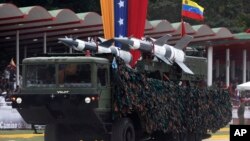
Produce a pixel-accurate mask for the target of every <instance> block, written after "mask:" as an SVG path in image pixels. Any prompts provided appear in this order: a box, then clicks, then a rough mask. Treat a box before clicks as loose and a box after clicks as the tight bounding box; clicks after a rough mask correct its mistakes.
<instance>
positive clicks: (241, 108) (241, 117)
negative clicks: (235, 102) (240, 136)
mask: <svg viewBox="0 0 250 141" xmlns="http://www.w3.org/2000/svg"><path fill="white" fill-rule="evenodd" d="M244 112H245V103H244V102H241V103H240V106H239V108H238V117H239V124H240V125H244Z"/></svg>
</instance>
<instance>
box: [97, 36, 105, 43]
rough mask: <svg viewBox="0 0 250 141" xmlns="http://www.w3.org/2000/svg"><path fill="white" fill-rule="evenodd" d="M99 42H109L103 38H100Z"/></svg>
mask: <svg viewBox="0 0 250 141" xmlns="http://www.w3.org/2000/svg"><path fill="white" fill-rule="evenodd" d="M98 40H99V41H100V42H101V43H102V42H105V41H107V40H106V39H104V38H102V37H98Z"/></svg>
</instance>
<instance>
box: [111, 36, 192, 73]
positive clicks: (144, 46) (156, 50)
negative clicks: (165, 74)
mask: <svg viewBox="0 0 250 141" xmlns="http://www.w3.org/2000/svg"><path fill="white" fill-rule="evenodd" d="M170 38H171V35H168V34H167V35H165V36H163V37H161V38H159V39H151V41H144V40H140V39H137V38H128V37H119V38H114V40H115V41H118V42H120V43H122V44H126V45H128V46H129V48H130V49H132V50H140V51H141V52H148V53H152V54H153V55H154V56H156V57H157V58H159V59H160V60H162V61H163V62H165V63H167V64H169V65H172V64H173V63H174V62H175V63H176V64H178V65H179V66H180V68H181V69H182V70H183V71H184V72H186V73H188V74H194V73H193V72H192V71H191V70H190V69H189V68H188V67H187V66H186V65H185V64H184V61H185V53H184V52H183V50H182V49H183V48H184V47H186V46H187V45H188V43H189V42H190V41H191V40H192V39H193V37H192V36H189V35H185V36H184V37H182V38H181V39H180V40H179V41H178V42H177V43H176V45H175V46H171V45H168V44H166V43H167V41H168V40H169V39H170Z"/></svg>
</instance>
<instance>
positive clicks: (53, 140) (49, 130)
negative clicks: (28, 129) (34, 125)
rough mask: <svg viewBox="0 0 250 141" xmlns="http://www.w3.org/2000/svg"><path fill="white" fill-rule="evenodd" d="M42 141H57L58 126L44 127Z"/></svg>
mask: <svg viewBox="0 0 250 141" xmlns="http://www.w3.org/2000/svg"><path fill="white" fill-rule="evenodd" d="M44 141H59V137H58V126H57V125H54V124H49V125H46V127H45V133H44Z"/></svg>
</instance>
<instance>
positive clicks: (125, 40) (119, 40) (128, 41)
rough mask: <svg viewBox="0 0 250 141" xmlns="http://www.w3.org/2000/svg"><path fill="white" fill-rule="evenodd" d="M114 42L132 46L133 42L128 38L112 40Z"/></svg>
mask: <svg viewBox="0 0 250 141" xmlns="http://www.w3.org/2000/svg"><path fill="white" fill-rule="evenodd" d="M114 40H115V41H117V42H120V43H122V44H127V45H131V46H133V41H132V40H130V39H128V38H117V37H116V38H114Z"/></svg>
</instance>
